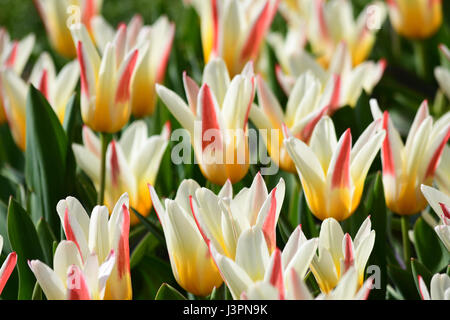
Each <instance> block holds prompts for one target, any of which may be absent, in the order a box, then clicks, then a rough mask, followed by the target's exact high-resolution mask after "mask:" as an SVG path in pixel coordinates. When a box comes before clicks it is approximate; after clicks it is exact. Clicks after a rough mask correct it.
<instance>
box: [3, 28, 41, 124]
mask: <svg viewBox="0 0 450 320" xmlns="http://www.w3.org/2000/svg"><path fill="white" fill-rule="evenodd" d="M34 41H35V38H34V35H29V36H27V37H25V38H24V39H23V40H21V41H11V39H10V38H9V34H8V32H7V31H6V29H4V28H0V124H2V123H4V122H6V121H7V119H6V114H5V110H4V108H5V107H4V105H5V103H4V102H3V99H4V98H3V95H4V93H3V89H2V79H1V78H2V77H1V73H2V72H3V70H4V69H12V70H13V71H14V73H15V74H16V75H18V76H20V75H21V74H22V71H23V68H24V67H25V64H26V62H27V60H28V57H29V56H30V54H31V51H32V50H33V46H34Z"/></svg>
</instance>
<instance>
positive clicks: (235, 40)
mask: <svg viewBox="0 0 450 320" xmlns="http://www.w3.org/2000/svg"><path fill="white" fill-rule="evenodd" d="M278 2H279V0H256V1H240V0H196V1H194V2H193V5H194V7H195V8H196V10H197V12H198V14H199V16H200V20H201V37H202V45H203V57H204V59H205V63H208V62H209V61H211V60H212V59H213V58H216V57H221V58H222V59H223V60H224V61H225V63H226V65H227V67H228V70H229V71H230V73H231V75H236V74H238V73H239V72H240V70H242V68H243V67H244V65H245V64H246V63H247V61H249V60H254V61H256V59H257V58H258V56H259V51H260V47H261V44H262V42H263V40H264V37H265V34H266V32H267V31H268V30H269V28H270V25H271V24H272V20H273V18H274V16H275V14H276V11H277V7H278Z"/></svg>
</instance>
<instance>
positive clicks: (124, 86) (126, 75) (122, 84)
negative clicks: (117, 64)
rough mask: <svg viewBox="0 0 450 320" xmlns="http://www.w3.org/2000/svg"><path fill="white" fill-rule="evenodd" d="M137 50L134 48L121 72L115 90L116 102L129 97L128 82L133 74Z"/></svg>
mask: <svg viewBox="0 0 450 320" xmlns="http://www.w3.org/2000/svg"><path fill="white" fill-rule="evenodd" d="M138 54H139V51H138V50H137V49H136V50H134V52H133V56H132V57H131V59H130V61H129V62H128V65H127V66H126V68H125V71H124V72H123V74H122V76H121V78H120V80H119V84H118V86H117V91H116V103H124V102H127V101H128V100H129V99H130V82H131V77H132V76H133V71H134V67H135V66H136V62H137V58H138Z"/></svg>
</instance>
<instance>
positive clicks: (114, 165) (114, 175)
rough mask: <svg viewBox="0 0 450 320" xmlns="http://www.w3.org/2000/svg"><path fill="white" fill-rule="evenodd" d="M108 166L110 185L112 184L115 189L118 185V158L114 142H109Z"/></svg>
mask: <svg viewBox="0 0 450 320" xmlns="http://www.w3.org/2000/svg"><path fill="white" fill-rule="evenodd" d="M110 165H111V183H112V185H113V187H117V185H118V183H119V175H120V165H119V158H118V156H117V150H116V141H115V140H112V141H111V159H110Z"/></svg>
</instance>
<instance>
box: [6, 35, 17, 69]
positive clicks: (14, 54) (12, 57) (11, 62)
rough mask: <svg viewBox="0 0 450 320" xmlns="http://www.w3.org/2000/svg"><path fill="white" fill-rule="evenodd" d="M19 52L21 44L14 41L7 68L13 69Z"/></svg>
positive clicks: (7, 60)
mask: <svg viewBox="0 0 450 320" xmlns="http://www.w3.org/2000/svg"><path fill="white" fill-rule="evenodd" d="M18 50H19V43H18V42H17V41H14V43H13V47H12V49H11V52H10V53H9V56H8V58H7V59H6V61H5V67H13V66H14V63H15V62H16V58H17V51H18Z"/></svg>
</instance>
